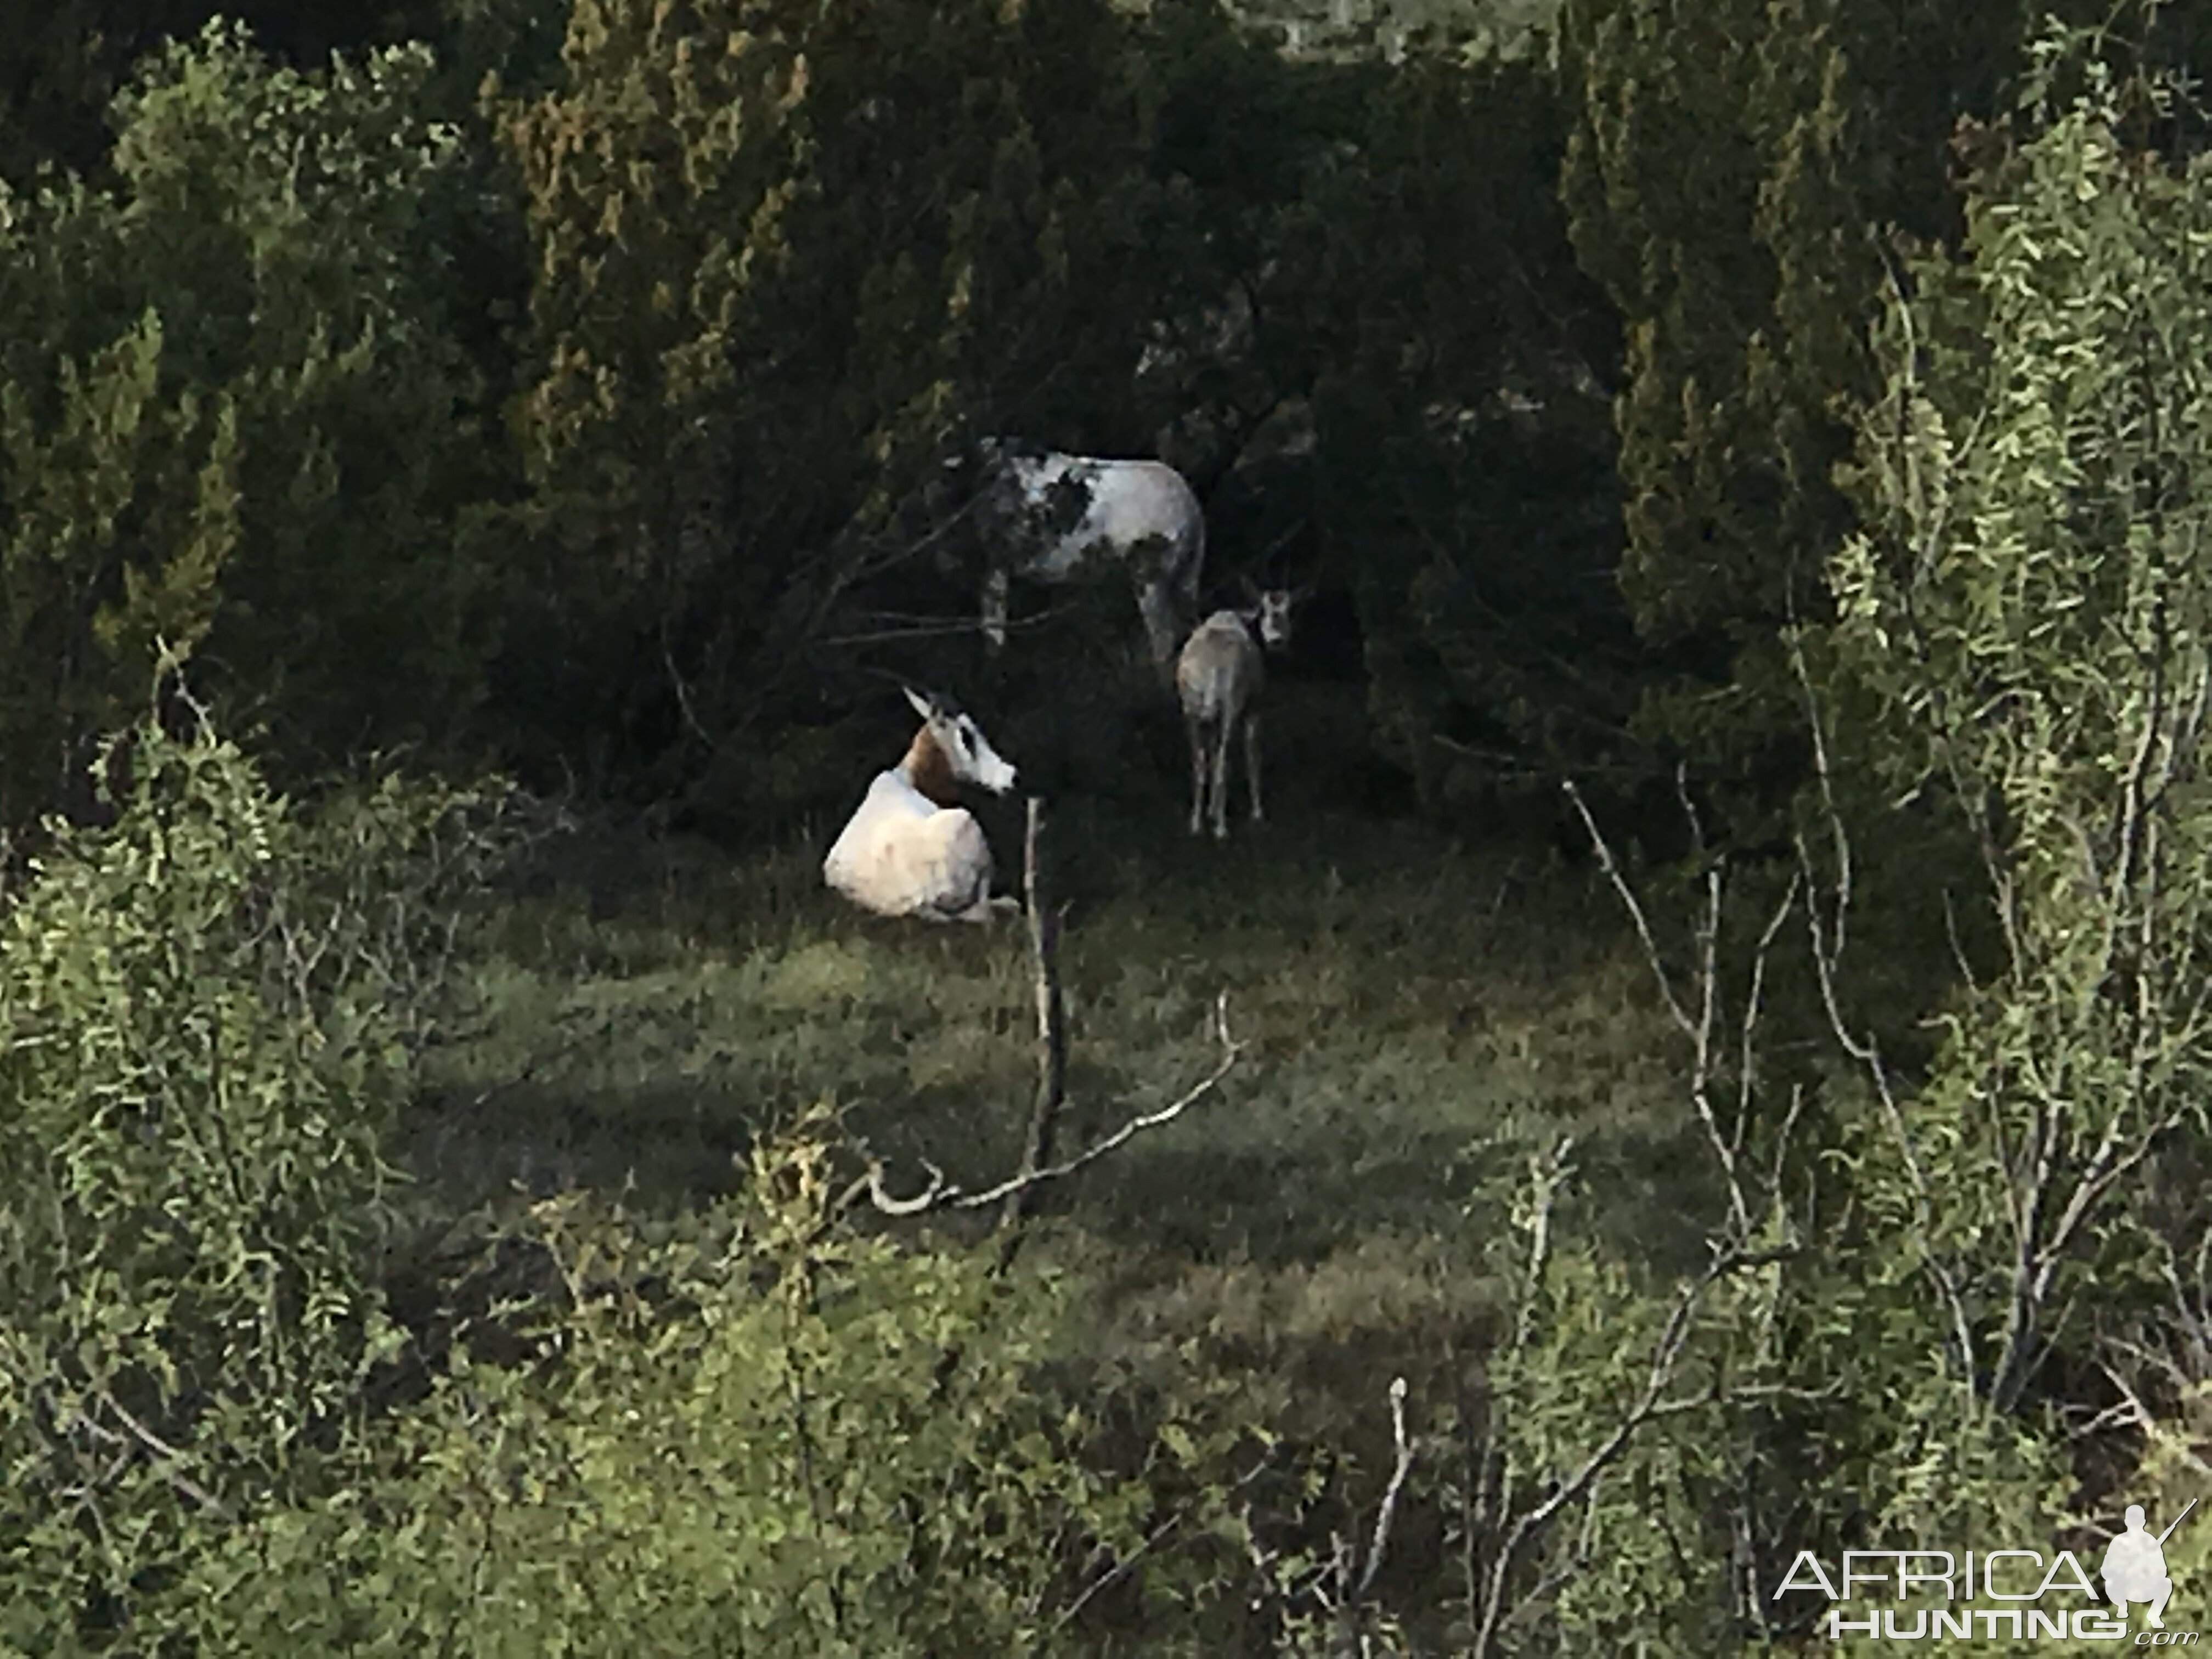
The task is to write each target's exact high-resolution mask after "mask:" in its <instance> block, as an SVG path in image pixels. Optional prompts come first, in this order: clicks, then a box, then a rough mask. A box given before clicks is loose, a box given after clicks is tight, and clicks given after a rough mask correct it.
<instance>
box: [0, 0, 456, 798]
mask: <svg viewBox="0 0 2212 1659" xmlns="http://www.w3.org/2000/svg"><path fill="white" fill-rule="evenodd" d="M429 66H430V60H429V58H428V53H426V52H422V51H421V50H419V49H414V50H408V51H401V52H388V53H384V54H381V55H378V56H374V57H372V58H369V59H368V60H367V61H366V62H365V63H362V64H358V65H350V64H343V63H340V64H335V65H333V66H332V67H331V69H330V70H327V71H325V72H324V73H322V74H320V75H302V74H299V73H296V72H295V71H292V70H283V69H278V68H276V67H274V66H272V65H270V64H268V63H267V62H266V61H265V60H264V59H263V58H260V57H258V55H257V54H256V53H255V52H253V51H252V48H251V46H249V44H248V43H247V41H246V39H245V38H244V36H243V35H242V34H240V33H239V32H237V31H236V30H234V29H228V28H220V27H211V28H210V32H209V33H207V34H206V35H205V36H204V38H203V39H202V40H200V41H199V42H198V43H197V44H196V45H194V46H189V47H186V46H173V47H171V48H169V49H167V51H166V52H163V53H162V54H161V55H160V56H158V57H157V58H155V59H153V60H152V61H150V62H149V63H148V64H146V65H145V66H144V67H143V69H142V70H141V73H140V75H139V77H138V79H137V81H136V82H134V83H133V85H132V86H131V88H130V89H129V90H127V91H126V92H125V94H122V95H121V96H120V97H119V98H118V100H117V102H116V106H115V114H116V119H117V122H118V137H117V140H116V146H115V151H114V155H113V170H114V175H115V182H114V183H113V185H110V186H105V187H100V188H94V187H93V186H89V185H85V184H82V183H81V182H75V181H68V182H55V183H49V184H47V185H43V186H41V187H40V189H39V191H37V192H36V193H35V194H33V195H31V196H18V197H8V198H6V200H5V204H4V228H0V293H4V295H5V304H6V307H7V309H8V312H9V318H10V326H9V330H8V331H7V334H6V336H5V337H4V343H0V422H4V436H5V454H4V458H0V468H4V471H0V596H4V597H0V625H4V629H5V635H6V638H7V641H8V649H7V652H6V658H5V660H6V664H7V667H6V670H5V671H6V673H7V674H8V676H9V684H8V685H7V686H6V688H5V691H4V696H3V697H0V721H4V722H5V727H4V729H5V732H6V736H5V741H6V743H7V746H8V748H9V750H10V752H11V753H14V754H19V755H23V756H25V757H36V763H33V764H32V765H27V766H25V767H22V768H21V769H12V768H11V769H10V771H9V775H8V776H7V778H6V780H5V782H4V784H0V788H5V789H7V790H9V791H10V792H12V793H11V794H10V797H9V799H8V800H6V801H5V802H0V806H4V807H5V808H6V809H7V810H8V811H9V812H10V814H11V816H15V817H19V818H20V817H21V814H22V813H23V811H24V810H25V808H26V806H27V805H31V806H35V805H43V804H46V803H48V802H50V801H52V799H55V796H56V793H57V786H58V782H59V781H60V779H61V778H62V776H63V775H65V774H67V773H69V772H71V771H74V770H75V769H76V768H78V767H79V766H81V764H82V761H83V759H84V757H85V753H86V748H85V745H86V744H87V742H88V738H89V735H90V733H91V732H94V731H97V730H99V729H100V727H101V726H103V725H110V724H112V723H113V722H114V721H115V720H117V719H118V716H119V714H121V712H122V711H124V710H125V709H127V708H131V707H132V706H134V705H135V704H137V702H139V701H141V700H142V699H143V692H144V678H143V676H144V671H143V666H142V665H143V664H144V663H145V662H146V661H147V660H149V646H150V641H153V640H154V639H155V638H156V637H160V638H164V639H167V640H168V641H171V642H172V643H173V644H174V645H175V646H177V647H180V648H181V647H199V648H204V653H205V655H206V657H207V659H208V661H209V662H210V666H211V668H212V669H213V670H214V671H213V672H212V673H210V675H209V676H208V678H209V680H210V685H211V689H212V690H215V691H216V693H217V694H218V695H219V696H221V697H222V699H224V700H225V701H227V702H240V703H243V704H244V705H246V706H247V707H251V708H258V710H259V711H260V712H262V713H263V714H264V717H266V718H268V719H269V720H270V721H271V723H272V725H273V726H274V727H275V730H276V734H277V735H278V736H279V737H280V738H283V740H285V741H286V742H287V744H288V745H289V747H290V749H291V750H292V752H293V753H295V755H307V756H311V757H312V756H317V755H320V756H325V757H330V756H335V755H337V754H338V753H340V752H343V750H345V749H346V748H347V747H348V746H349V745H350V744H355V743H357V742H360V741H362V739H363V738H369V739H382V740H386V741H390V740H392V739H395V738H402V737H407V736H411V735H417V734H422V733H425V732H437V731H440V730H441V729H443V728H444V727H445V726H447V724H448V723H449V722H452V721H453V720H456V719H458V718H462V717H465V714H466V713H467V711H468V708H469V706H470V699H471V686H472V684H473V683H474V682H475V680H476V679H477V677H478V676H479V675H480V673H481V669H480V667H479V666H478V665H477V660H476V659H477V658H480V656H481V653H482V649H483V640H482V636H481V633H480V629H481V623H482V617H481V615H480V611H479V610H478V607H477V597H478V594H479V593H480V592H481V591H482V585H481V583H480V581H479V580H478V579H477V575H476V574H475V573H474V571H473V569H472V567H471V563H470V562H469V561H468V560H467V559H466V558H465V557H464V556H461V551H460V550H459V548H457V546H456V537H457V526H458V524H459V511H460V507H461V506H462V504H463V502H464V501H466V500H467V499H468V498H469V497H470V496H471V495H478V496H481V495H485V494H487V493H489V492H490V491H491V490H493V489H495V488H496V482H495V481H496V478H497V477H498V462H497V459H496V457H495V455H493V454H492V453H490V452H489V451H488V450H487V449H486V448H485V446H484V444H483V441H482V440H481V438H480V437H479V436H477V435H476V432H475V429H474V425H473V422H474V419H475V417H474V416H473V415H472V413H471V399H472V398H474V397H475V395H476V382H475V378H474V374H473V371H472V369H471V365H470V364H469V363H468V362H466V361H465V358H464V357H463V356H462V355H461V353H460V351H459V348H458V347H457V345H456V343H455V341H454V338H453V331H452V328H451V326H450V319H449V318H448V316H447V313H446V310H445V307H446V298H445V295H444V294H443V291H442V289H441V270H442V262H441V258H440V244H439V238H438V235H437V234H436V233H437V229H438V227H439V224H440V222H441V214H444V213H446V212H447V211H448V210H449V204H446V203H444V202H442V201H441V191H446V190H447V188H448V186H449V185H450V183H451V181H452V180H453V178H454V176H455V168H456V162H457V157H458V154H459V151H458V138H457V135H456V134H455V133H454V132H453V131H451V130H449V129H441V128H439V127H436V126H435V125H432V124H430V123H428V121H427V119H426V118H425V117H424V115H423V113H422V110H421V108H420V107H419V103H418V100H419V96H420V94H421V92H422V86H423V83H424V81H425V78H426V76H427V75H428V70H429Z"/></svg>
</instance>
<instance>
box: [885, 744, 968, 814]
mask: <svg viewBox="0 0 2212 1659" xmlns="http://www.w3.org/2000/svg"><path fill="white" fill-rule="evenodd" d="M899 770H900V772H902V774H904V775H905V777H906V781H908V783H910V784H912V785H913V786H914V787H915V792H916V793H919V794H921V796H923V797H924V798H925V799H928V800H929V801H931V802H933V804H935V805H939V806H957V805H959V803H960V793H959V791H960V784H959V781H958V780H957V778H955V777H954V776H953V775H952V763H951V760H950V759H948V758H947V757H946V756H945V750H944V749H943V748H941V747H940V746H939V744H938V741H937V739H936V738H934V737H933V736H931V735H930V730H929V727H928V726H927V725H926V724H925V725H924V726H922V728H921V731H919V732H915V734H914V741H913V742H912V743H910V744H908V745H907V750H906V758H905V759H904V760H902V761H901V762H900V763H899Z"/></svg>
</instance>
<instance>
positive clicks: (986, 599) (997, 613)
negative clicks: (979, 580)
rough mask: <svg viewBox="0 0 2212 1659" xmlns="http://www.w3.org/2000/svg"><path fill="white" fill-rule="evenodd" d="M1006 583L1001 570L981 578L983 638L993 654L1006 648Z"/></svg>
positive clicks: (1004, 575) (1004, 573)
mask: <svg viewBox="0 0 2212 1659" xmlns="http://www.w3.org/2000/svg"><path fill="white" fill-rule="evenodd" d="M1006 585H1007V584H1006V572H1005V571H1003V570H994V571H991V572H989V573H988V574H986V575H985V576H984V578H983V639H984V641H985V643H986V645H987V648H988V650H989V652H990V653H991V654H992V655H993V656H996V655H998V653H1000V652H1001V651H1003V650H1005V649H1006Z"/></svg>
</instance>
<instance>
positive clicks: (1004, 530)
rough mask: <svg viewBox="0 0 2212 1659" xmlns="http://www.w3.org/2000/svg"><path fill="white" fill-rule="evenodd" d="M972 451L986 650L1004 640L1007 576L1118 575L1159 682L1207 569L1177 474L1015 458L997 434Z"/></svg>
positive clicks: (1084, 461) (1048, 455)
mask: <svg viewBox="0 0 2212 1659" xmlns="http://www.w3.org/2000/svg"><path fill="white" fill-rule="evenodd" d="M977 448H978V450H979V452H980V459H981V479H980V482H979V483H978V495H977V497H976V506H977V508H978V517H979V520H981V529H982V532H983V537H984V562H985V568H984V576H983V635H984V638H985V639H986V641H987V642H988V646H989V649H990V650H991V652H992V653H994V654H996V653H997V652H998V651H999V650H1000V648H1001V647H1004V646H1005V644H1006V606H1007V599H1008V592H1009V587H1010V584H1011V579H1012V578H1013V577H1015V576H1020V577H1023V578H1024V579H1025V580H1031V581H1038V582H1049V583H1054V584H1060V583H1066V582H1075V581H1084V580H1092V579H1094V578H1099V577H1104V576H1108V575H1110V574H1113V573H1114V572H1115V571H1117V570H1118V571H1121V572H1122V573H1125V574H1126V576H1127V580H1129V581H1130V582H1131V583H1132V584H1133V586H1135V588H1136V594H1137V610H1138V613H1139V615H1140V616H1141V617H1143V618H1144V624H1145V636H1146V642H1147V644H1148V645H1149V646H1150V647H1151V651H1152V661H1153V664H1154V665H1155V666H1156V667H1157V668H1158V671H1159V672H1160V674H1161V676H1162V677H1163V678H1165V677H1167V676H1168V675H1169V673H1170V671H1171V667H1172V665H1173V663H1174V661H1175V650H1176V640H1177V639H1178V638H1179V637H1180V636H1181V634H1182V624H1183V623H1184V621H1185V620H1186V619H1187V618H1188V617H1189V615H1190V613H1191V612H1192V611H1195V610H1196V609H1197V608H1198V586H1199V578H1200V574H1202V572H1203V568H1204V566H1205V563H1206V514H1205V513H1204V512H1203V511H1202V510H1201V509H1200V507H1199V504H1198V497H1197V495H1194V493H1192V490H1191V487H1190V485H1189V483H1188V482H1187V481H1185V479H1184V477H1183V476H1182V473H1180V472H1178V471H1176V470H1175V469H1174V468H1173V467H1171V466H1170V465H1167V464H1166V463H1165V462H1164V461H1117V460H1097V459H1091V458H1090V457H1087V456H1082V455H1062V454H1060V453H1057V452H1054V451H1046V452H1044V453H1042V454H1024V453H1018V451H1016V450H1015V449H1014V448H1013V447H1012V446H1011V445H1010V444H1008V443H1007V442H1006V441H1004V440H1002V439H998V438H986V439H984V440H983V441H981V444H979V445H978V446H977Z"/></svg>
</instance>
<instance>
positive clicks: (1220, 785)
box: [1213, 714, 1237, 841]
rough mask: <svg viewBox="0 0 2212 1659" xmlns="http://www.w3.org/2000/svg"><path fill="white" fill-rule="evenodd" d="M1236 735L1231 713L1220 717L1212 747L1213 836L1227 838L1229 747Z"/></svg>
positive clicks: (1221, 838)
mask: <svg viewBox="0 0 2212 1659" xmlns="http://www.w3.org/2000/svg"><path fill="white" fill-rule="evenodd" d="M1236 736H1237V718H1236V716H1235V714H1224V715H1223V716H1222V717H1221V735H1220V737H1219V738H1218V740H1217V741H1216V742H1215V744H1214V747H1213V838H1214V840H1216V841H1227V840H1228V839H1229V748H1230V744H1231V741H1232V740H1233V739H1234V738H1236Z"/></svg>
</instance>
